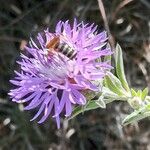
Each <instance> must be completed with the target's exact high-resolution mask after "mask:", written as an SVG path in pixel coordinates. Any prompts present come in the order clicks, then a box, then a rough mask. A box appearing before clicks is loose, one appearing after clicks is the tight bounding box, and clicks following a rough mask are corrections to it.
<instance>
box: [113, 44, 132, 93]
mask: <svg viewBox="0 0 150 150" xmlns="http://www.w3.org/2000/svg"><path fill="white" fill-rule="evenodd" d="M115 62H116V73H117V76H118V78H119V79H120V81H121V83H122V86H123V87H124V88H125V89H126V91H127V92H130V88H129V86H128V83H127V80H126V76H125V73H124V64H123V56H122V49H121V47H120V45H119V44H117V46H116V53H115Z"/></svg>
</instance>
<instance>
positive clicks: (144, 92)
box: [141, 88, 148, 100]
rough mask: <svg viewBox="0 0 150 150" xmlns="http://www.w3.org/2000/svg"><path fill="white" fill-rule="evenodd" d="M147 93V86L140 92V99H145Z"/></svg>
mask: <svg viewBox="0 0 150 150" xmlns="http://www.w3.org/2000/svg"><path fill="white" fill-rule="evenodd" d="M147 95H148V88H145V89H144V90H143V92H142V95H141V99H142V100H145V98H146V96H147Z"/></svg>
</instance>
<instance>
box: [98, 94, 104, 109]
mask: <svg viewBox="0 0 150 150" xmlns="http://www.w3.org/2000/svg"><path fill="white" fill-rule="evenodd" d="M103 98H104V96H103V95H101V96H100V97H99V99H98V100H97V101H96V104H97V105H99V107H101V108H106V104H105V102H104V100H103Z"/></svg>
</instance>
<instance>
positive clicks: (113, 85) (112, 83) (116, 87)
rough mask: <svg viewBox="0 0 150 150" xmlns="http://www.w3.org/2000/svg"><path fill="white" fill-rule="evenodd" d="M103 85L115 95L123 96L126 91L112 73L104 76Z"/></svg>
mask: <svg viewBox="0 0 150 150" xmlns="http://www.w3.org/2000/svg"><path fill="white" fill-rule="evenodd" d="M105 83H106V86H107V88H109V89H110V90H111V91H113V92H114V93H116V94H117V95H125V94H126V91H125V90H124V88H123V87H122V84H121V82H120V80H119V79H118V78H117V77H116V76H114V75H113V74H112V73H109V74H107V75H106V76H105Z"/></svg>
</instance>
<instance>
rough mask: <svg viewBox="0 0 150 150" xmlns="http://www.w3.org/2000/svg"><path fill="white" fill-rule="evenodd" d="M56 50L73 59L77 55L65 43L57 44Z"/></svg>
mask: <svg viewBox="0 0 150 150" xmlns="http://www.w3.org/2000/svg"><path fill="white" fill-rule="evenodd" d="M57 49H58V51H59V52H60V53H62V54H64V55H65V56H66V57H68V58H70V59H73V58H75V57H76V55H77V53H76V52H75V51H74V50H73V49H72V48H71V47H70V46H69V45H68V44H66V43H59V44H58V45H57Z"/></svg>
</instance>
